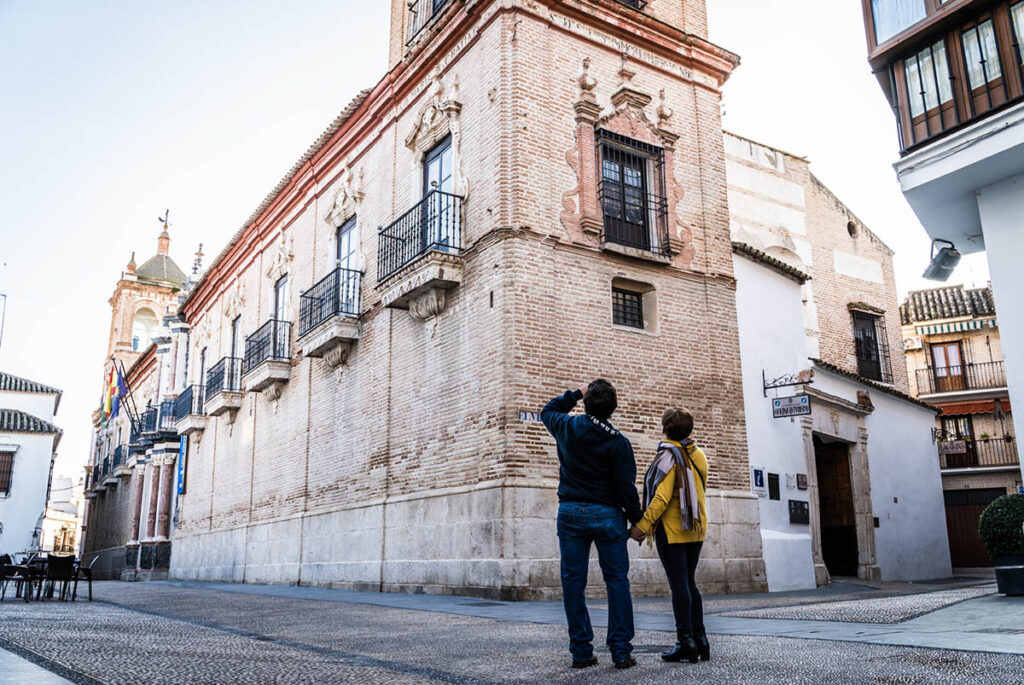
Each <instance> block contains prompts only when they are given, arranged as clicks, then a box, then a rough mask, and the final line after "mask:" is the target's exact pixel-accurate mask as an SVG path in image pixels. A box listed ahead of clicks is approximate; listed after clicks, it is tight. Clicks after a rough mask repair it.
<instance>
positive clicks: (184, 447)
mask: <svg viewBox="0 0 1024 685" xmlns="http://www.w3.org/2000/svg"><path fill="white" fill-rule="evenodd" d="M187 456H188V436H187V435H183V436H181V440H180V442H179V443H178V494H179V495H183V494H185V458H186V457H187Z"/></svg>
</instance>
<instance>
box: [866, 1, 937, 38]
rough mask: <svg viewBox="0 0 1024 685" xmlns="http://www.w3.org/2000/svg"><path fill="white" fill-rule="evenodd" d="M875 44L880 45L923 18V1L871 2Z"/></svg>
mask: <svg viewBox="0 0 1024 685" xmlns="http://www.w3.org/2000/svg"><path fill="white" fill-rule="evenodd" d="M871 16H872V17H874V19H875V42H876V43H878V44H879V45H881V44H882V43H884V42H885V41H887V40H889V39H890V38H892V37H893V36H895V35H896V34H897V33H900V32H902V31H904V30H905V29H908V28H910V27H911V26H913V25H914V24H916V23H917V22H919V21H921V20H922V19H924V17H925V7H924V0H871Z"/></svg>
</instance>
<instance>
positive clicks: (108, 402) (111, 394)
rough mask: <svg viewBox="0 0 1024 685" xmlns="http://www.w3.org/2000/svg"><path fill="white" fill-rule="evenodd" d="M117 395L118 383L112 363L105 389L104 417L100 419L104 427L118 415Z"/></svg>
mask: <svg viewBox="0 0 1024 685" xmlns="http://www.w3.org/2000/svg"><path fill="white" fill-rule="evenodd" d="M116 397H117V385H116V383H115V377H114V365H113V364H111V365H110V376H109V377H108V379H107V385H106V387H105V388H104V390H103V411H102V418H101V419H100V425H101V426H102V427H103V428H106V427H107V424H108V423H109V422H110V420H111V419H112V418H115V417H116V416H117V414H116V413H114V412H115V407H114V399H115V398H116Z"/></svg>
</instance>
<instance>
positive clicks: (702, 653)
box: [693, 628, 711, 661]
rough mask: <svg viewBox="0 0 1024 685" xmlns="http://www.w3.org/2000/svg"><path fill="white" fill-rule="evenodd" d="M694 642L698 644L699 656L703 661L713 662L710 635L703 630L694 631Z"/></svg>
mask: <svg viewBox="0 0 1024 685" xmlns="http://www.w3.org/2000/svg"><path fill="white" fill-rule="evenodd" d="M693 641H694V642H696V643H697V656H699V657H700V660H701V661H711V645H710V644H709V643H708V634H707V633H706V632H705V631H704V629H703V628H698V629H697V630H695V631H693Z"/></svg>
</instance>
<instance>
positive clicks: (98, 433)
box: [82, 224, 201, 580]
mask: <svg viewBox="0 0 1024 685" xmlns="http://www.w3.org/2000/svg"><path fill="white" fill-rule="evenodd" d="M198 256H201V254H200V255H198ZM196 267H197V268H198V261H197V264H196ZM189 285H190V279H189V278H188V277H186V275H185V273H184V272H183V271H182V270H181V269H180V268H179V267H178V265H177V264H176V263H175V262H174V260H173V259H172V258H171V256H170V236H169V234H168V231H167V225H166V224H165V225H164V227H163V231H162V232H161V233H160V235H159V237H158V238H157V252H156V254H155V255H153V256H152V257H151V258H150V259H148V260H146V261H145V262H143V264H142V266H136V263H135V255H134V253H133V254H132V257H131V260H130V261H129V262H128V265H127V268H126V269H125V271H123V272H122V273H121V276H120V278H119V279H118V281H117V284H116V286H115V288H114V293H113V295H112V296H111V298H110V307H111V318H110V336H109V341H108V349H107V356H106V359H105V360H104V364H103V376H102V389H103V390H106V388H107V386H108V384H109V382H110V374H111V369H112V368H113V369H114V376H115V378H116V377H117V375H118V373H119V372H123V379H124V382H125V385H126V386H127V388H128V389H129V390H130V393H129V395H128V396H126V397H125V398H124V399H123V400H122V401H121V411H120V413H119V414H118V416H117V417H116V418H114V419H112V420H111V421H109V422H108V423H107V424H106V425H103V423H102V421H101V418H102V417H101V412H100V410H97V411H95V412H94V413H93V416H92V420H93V443H92V447H91V449H92V452H91V455H90V458H89V461H88V463H87V465H86V474H85V475H86V482H85V497H86V501H87V504H86V508H85V519H84V521H83V523H82V538H83V539H82V554H83V555H84V556H85V557H86V558H88V559H89V560H90V561H92V558H94V557H98V558H97V559H96V561H95V564H94V566H93V571H94V573H95V575H96V577H97V578H123V579H126V580H128V579H135V578H137V577H143V578H148V577H155V578H162V577H166V574H167V568H168V565H169V560H170V526H169V523H170V518H171V516H172V512H173V507H174V501H173V498H172V497H171V493H170V484H171V480H172V474H173V469H174V464H175V457H176V455H177V451H178V434H177V432H176V430H175V425H174V399H173V398H174V397H175V394H174V392H173V391H176V389H177V387H176V381H175V379H174V371H173V370H174V368H175V367H177V366H180V365H182V364H183V362H184V359H183V358H182V359H181V360H179V359H177V354H178V347H177V338H179V337H180V338H181V340H182V345H181V354H182V355H184V350H185V347H184V335H183V330H182V335H180V336H176V335H175V332H177V331H179V330H181V329H178V328H177V327H175V326H174V323H173V322H174V317H173V316H169V315H171V314H173V312H174V311H175V310H176V309H177V306H178V304H179V302H180V298H181V296H182V294H183V292H184V290H186V289H187V288H188V286H189ZM178 385H180V383H179V384H178Z"/></svg>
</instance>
